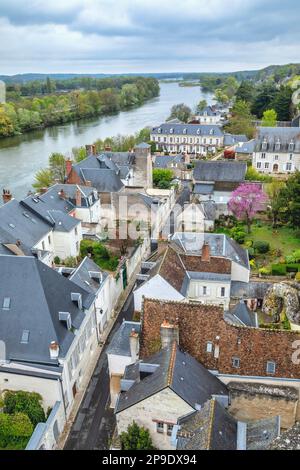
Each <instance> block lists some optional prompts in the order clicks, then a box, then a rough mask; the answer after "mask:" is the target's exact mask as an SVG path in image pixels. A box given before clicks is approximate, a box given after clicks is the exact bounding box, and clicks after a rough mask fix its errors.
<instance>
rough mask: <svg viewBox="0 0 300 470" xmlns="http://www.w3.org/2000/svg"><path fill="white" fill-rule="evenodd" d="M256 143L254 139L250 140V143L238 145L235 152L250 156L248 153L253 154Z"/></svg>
mask: <svg viewBox="0 0 300 470" xmlns="http://www.w3.org/2000/svg"><path fill="white" fill-rule="evenodd" d="M255 145H256V142H255V140H254V139H252V140H249V141H248V142H244V143H243V144H242V145H237V146H236V147H235V151H236V152H237V153H243V154H248V153H253V152H254V149H255Z"/></svg>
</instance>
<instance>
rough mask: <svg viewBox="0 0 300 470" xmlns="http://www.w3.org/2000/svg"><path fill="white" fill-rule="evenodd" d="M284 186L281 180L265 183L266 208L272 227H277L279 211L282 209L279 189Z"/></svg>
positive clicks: (281, 189)
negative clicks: (268, 211)
mask: <svg viewBox="0 0 300 470" xmlns="http://www.w3.org/2000/svg"><path fill="white" fill-rule="evenodd" d="M284 188H285V184H284V183H283V182H282V181H278V180H274V181H272V182H271V183H269V184H267V185H266V188H265V189H266V193H267V195H268V208H269V210H270V214H271V217H272V225H273V227H274V228H275V227H277V223H278V219H279V215H280V212H281V211H282V198H281V191H283V189H284Z"/></svg>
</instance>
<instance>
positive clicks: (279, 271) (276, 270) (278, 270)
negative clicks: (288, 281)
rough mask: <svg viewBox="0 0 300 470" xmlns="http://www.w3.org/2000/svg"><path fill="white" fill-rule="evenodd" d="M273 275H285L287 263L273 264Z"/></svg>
mask: <svg viewBox="0 0 300 470" xmlns="http://www.w3.org/2000/svg"><path fill="white" fill-rule="evenodd" d="M272 275H273V276H285V275H286V265H285V264H272Z"/></svg>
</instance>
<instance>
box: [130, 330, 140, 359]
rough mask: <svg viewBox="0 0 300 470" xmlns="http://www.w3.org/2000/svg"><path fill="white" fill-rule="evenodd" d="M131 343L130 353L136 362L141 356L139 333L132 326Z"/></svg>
mask: <svg viewBox="0 0 300 470" xmlns="http://www.w3.org/2000/svg"><path fill="white" fill-rule="evenodd" d="M129 345H130V354H131V360H132V362H136V361H137V360H138V358H139V349H140V343H139V334H138V332H137V331H136V330H135V329H134V328H132V330H131V332H130V336H129Z"/></svg>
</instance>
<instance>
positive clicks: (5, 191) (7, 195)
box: [2, 189, 12, 204]
mask: <svg viewBox="0 0 300 470" xmlns="http://www.w3.org/2000/svg"><path fill="white" fill-rule="evenodd" d="M2 199H3V203H4V204H6V203H7V202H9V201H11V200H12V194H11V192H10V190H9V189H3V192H2Z"/></svg>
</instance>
